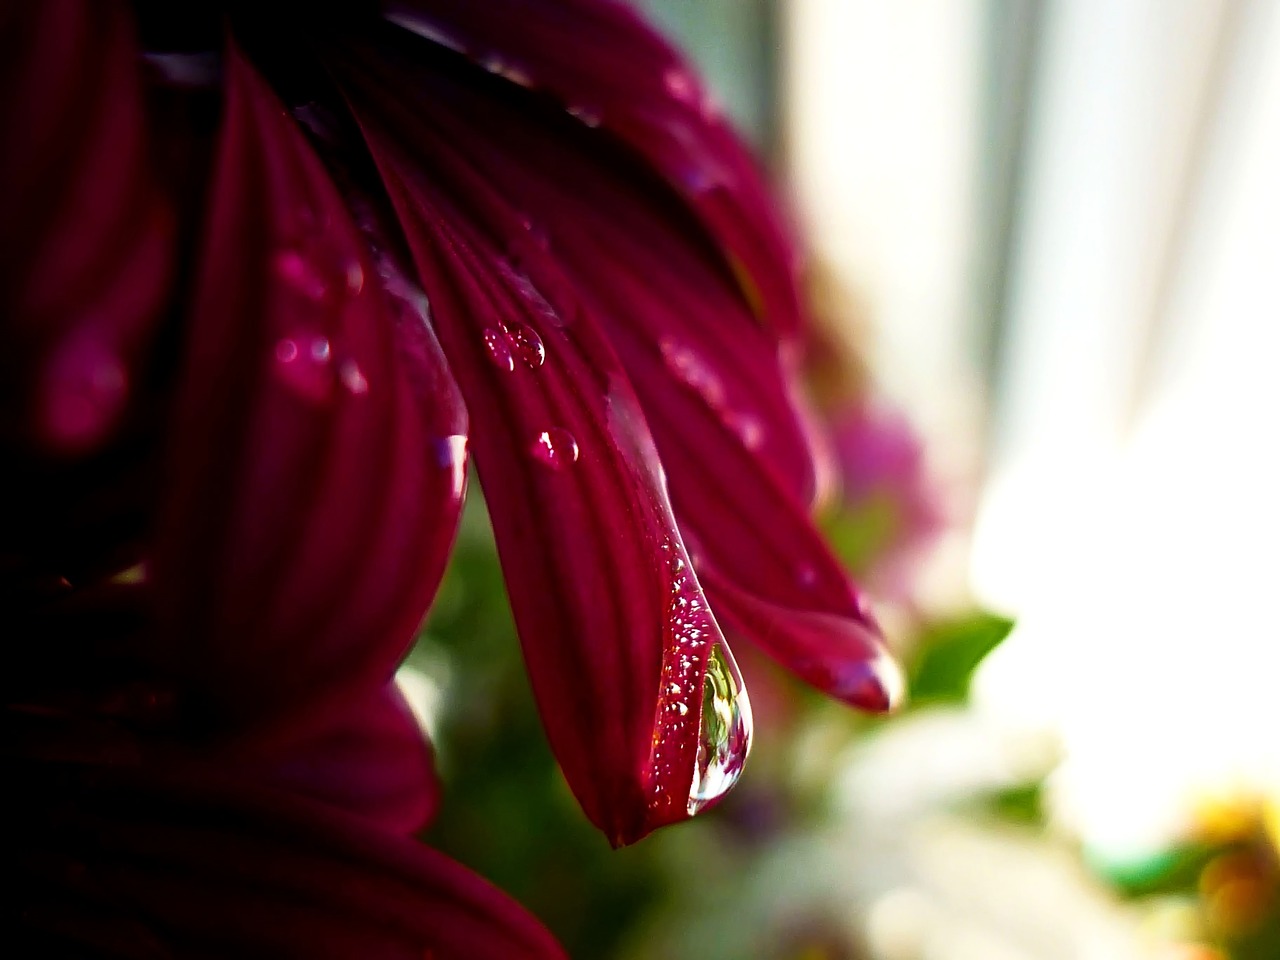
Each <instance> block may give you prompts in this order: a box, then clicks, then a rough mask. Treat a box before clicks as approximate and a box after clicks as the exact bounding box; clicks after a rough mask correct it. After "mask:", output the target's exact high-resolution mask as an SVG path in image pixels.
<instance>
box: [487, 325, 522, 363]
mask: <svg viewBox="0 0 1280 960" xmlns="http://www.w3.org/2000/svg"><path fill="white" fill-rule="evenodd" d="M483 337H484V348H485V350H486V351H487V352H488V354H489V361H490V362H491V363H492V364H493V365H494V366H495V367H497V368H498V369H499V370H505V371H507V372H508V373H510V372H511V371H512V370H514V369H515V368H516V361H515V358H514V357H513V356H512V355H511V341H510V340H509V339H508V337H507V331H506V329H505V328H503V329H499V328H497V327H490V328H489V329H487V330H486V331H485V332H484V334H483Z"/></svg>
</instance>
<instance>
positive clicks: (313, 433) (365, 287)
mask: <svg viewBox="0 0 1280 960" xmlns="http://www.w3.org/2000/svg"><path fill="white" fill-rule="evenodd" d="M224 72H225V77H226V92H225V105H224V113H223V122H222V131H221V134H220V141H219V144H218V147H217V150H216V155H215V159H214V169H213V174H212V182H211V186H210V196H209V203H208V215H207V223H206V225H205V230H204V240H203V244H202V249H201V254H200V262H199V268H198V271H197V276H196V279H195V284H194V293H193V296H192V301H191V315H190V318H189V321H188V331H187V337H188V339H187V343H186V347H185V360H184V364H183V368H182V375H181V383H180V388H179V391H178V398H177V406H176V414H175V417H174V422H173V427H172V432H171V435H172V438H173V440H172V446H171V448H170V450H169V476H168V482H167V484H166V488H165V489H166V492H167V493H168V496H167V499H166V501H165V502H164V503H163V504H162V507H161V513H160V520H159V524H158V534H159V542H158V543H157V545H156V551H155V558H154V563H153V564H152V567H153V570H154V580H155V591H156V596H157V602H158V604H159V606H160V615H161V625H160V630H159V635H158V642H159V645H160V649H159V654H160V657H161V658H162V659H163V660H167V661H168V664H169V669H170V670H171V672H173V673H175V674H176V675H177V676H178V677H179V678H180V680H181V682H182V685H183V686H184V687H185V689H186V690H187V691H188V693H189V695H190V702H188V703H187V708H188V711H189V713H190V714H191V715H193V716H194V717H195V718H196V719H198V720H203V721H204V722H206V723H210V724H214V725H219V724H226V723H230V724H232V725H235V724H236V723H238V722H240V721H243V720H246V719H248V718H251V717H261V716H263V715H276V714H277V713H283V712H285V711H286V710H288V711H289V713H290V717H289V719H290V720H291V721H292V722H294V723H302V722H304V721H305V719H306V718H307V716H308V711H307V710H306V709H303V708H304V707H306V706H308V705H309V706H310V707H312V708H314V710H313V711H312V712H313V713H314V712H320V713H321V714H322V713H323V702H324V701H325V700H326V699H327V698H331V697H335V696H337V697H343V696H358V695H359V694H360V693H361V692H362V691H363V690H369V689H372V688H374V687H376V686H378V685H380V684H381V683H383V682H385V681H386V680H387V679H388V678H389V677H390V673H391V670H392V667H393V665H394V663H395V662H396V660H397V659H398V658H399V657H400V656H401V654H402V653H403V651H404V649H405V647H406V646H407V645H408V643H409V642H410V640H411V639H412V636H413V634H414V631H415V629H416V627H417V625H418V622H419V620H420V619H421V617H422V615H423V613H424V612H425V610H426V608H427V606H428V604H429V601H430V599H431V597H432V595H433V593H434V591H435V589H436V586H437V585H438V581H439V577H440V574H441V572H442V568H443V564H444V561H445V559H446V556H447V552H448V549H449V546H450V544H451V542H452V538H453V536H454V532H455V530H456V524H457V517H458V510H459V506H460V503H461V498H462V492H463V491H462V480H463V466H464V463H465V460H464V457H465V442H466V441H465V436H464V434H465V413H464V411H463V409H462V407H461V404H460V401H459V398H458V396H457V394H456V388H455V387H454V386H453V384H452V381H451V380H450V378H449V376H448V374H447V372H446V371H445V369H444V366H443V358H442V357H441V356H440V354H439V350H438V347H437V346H436V345H435V342H434V338H433V337H432V335H431V333H430V330H429V328H428V327H427V326H426V323H425V317H424V315H423V313H422V309H423V306H422V304H421V303H415V302H413V301H412V299H411V298H410V299H408V300H406V299H403V298H397V297H393V296H391V294H390V293H389V292H388V291H387V290H385V289H384V288H383V284H382V282H381V279H380V274H379V272H378V271H377V270H376V269H375V266H374V264H373V262H372V260H371V258H370V255H369V253H368V250H367V248H366V246H365V244H364V241H363V240H362V238H361V237H360V236H359V234H358V233H357V230H356V227H355V225H354V224H353V223H352V220H351V217H350V215H349V213H348V212H347V210H346V208H345V206H344V205H343V203H342V201H341V199H340V197H339V195H338V193H337V190H336V188H335V187H334V186H333V184H332V183H331V182H330V180H329V178H328V175H327V174H326V173H325V171H324V170H323V168H322V167H321V165H320V163H319V161H318V160H317V159H316V158H315V156H314V155H313V153H312V152H311V148H310V147H309V146H308V145H307V144H306V142H305V141H304V139H303V137H302V135H301V133H300V132H299V131H298V130H297V129H296V127H295V126H294V124H293V122H292V121H291V120H290V119H288V118H287V116H286V115H285V114H284V111H283V109H282V107H281V106H280V104H279V102H278V101H277V100H276V99H275V97H274V96H273V95H272V94H271V92H270V91H269V90H268V89H267V88H266V86H265V84H264V83H263V81H262V80H261V79H260V78H259V77H258V76H257V74H256V73H254V71H253V69H252V68H251V67H250V66H249V65H248V64H247V63H246V62H245V61H244V59H243V58H242V57H241V56H240V55H239V53H238V52H237V50H236V49H235V47H234V46H231V47H230V48H229V51H228V54H227V56H226V65H225V71H224Z"/></svg>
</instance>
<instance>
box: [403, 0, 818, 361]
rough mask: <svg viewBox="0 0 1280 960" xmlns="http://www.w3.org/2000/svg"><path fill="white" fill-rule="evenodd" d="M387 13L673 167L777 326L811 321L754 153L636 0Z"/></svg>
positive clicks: (446, 0) (670, 171)
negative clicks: (630, 1)
mask: <svg viewBox="0 0 1280 960" xmlns="http://www.w3.org/2000/svg"><path fill="white" fill-rule="evenodd" d="M384 9H385V10H386V11H387V16H388V17H389V18H390V19H392V20H393V21H394V22H396V23H398V24H400V25H402V26H404V27H406V28H408V29H411V30H414V31H415V32H417V33H419V34H420V35H422V36H425V37H427V38H428V39H431V40H433V41H435V42H437V43H440V44H442V45H444V46H446V47H450V48H452V49H454V50H456V51H458V52H460V53H462V54H464V55H466V56H467V57H469V58H471V59H472V60H473V61H474V62H476V63H478V64H479V65H481V66H483V67H484V68H485V69H487V70H489V71H490V72H492V73H495V74H497V75H499V76H502V77H504V78H506V79H508V80H511V81H512V82H514V83H517V84H519V85H522V86H532V87H535V88H540V89H544V90H547V91H549V92H550V93H551V94H552V95H553V96H554V97H556V98H557V99H558V100H559V101H560V102H561V103H562V104H563V105H564V107H565V108H566V109H568V110H569V111H570V112H571V113H572V114H573V115H574V116H576V117H578V118H579V119H580V120H581V121H582V122H583V123H585V124H587V125H588V126H591V127H597V126H598V127H600V128H601V130H602V131H608V132H609V133H612V134H614V135H615V136H616V137H618V138H619V139H620V140H621V141H623V142H624V143H625V144H626V145H627V146H628V147H629V148H630V149H631V150H632V151H634V152H635V153H636V154H637V155H638V156H639V157H640V158H642V159H643V160H645V161H646V162H647V163H648V164H650V165H652V167H653V168H654V169H656V170H658V171H660V172H661V174H662V176H663V177H664V178H665V179H666V181H667V182H668V184H669V185H670V186H671V187H672V188H673V189H674V190H676V191H677V192H678V193H679V194H680V195H681V196H682V197H684V199H685V201H686V202H687V203H688V205H689V207H690V208H691V209H692V210H694V211H695V212H696V213H697V215H698V218H699V220H700V221H701V223H702V225H703V227H704V229H706V230H707V232H708V233H709V234H710V235H711V236H712V237H714V238H715V240H716V242H717V243H718V245H719V246H720V248H721V249H722V250H723V251H724V255H725V257H726V259H727V263H728V265H729V266H730V268H731V269H732V270H733V272H734V273H735V274H736V275H737V276H738V279H739V281H740V283H741V285H742V293H743V295H744V297H745V299H747V300H748V301H750V302H751V303H752V305H753V306H754V307H755V308H756V309H757V310H758V311H759V313H760V315H761V316H762V317H763V318H764V319H765V320H766V321H767V323H768V324H769V325H771V326H772V327H774V328H775V329H777V330H779V331H781V332H782V333H783V334H784V335H787V336H791V335H794V334H796V333H797V332H799V330H800V328H801V326H802V318H801V310H800V306H799V303H800V301H799V295H798V291H797V282H796V280H797V274H798V260H797V258H796V256H795V247H794V246H793V245H792V243H791V242H790V240H789V238H788V236H787V233H788V231H787V229H786V227H785V225H784V224H783V223H782V221H781V219H780V218H779V217H778V216H777V213H776V206H775V204H774V202H773V200H772V198H771V197H770V196H769V192H768V190H767V189H766V187H765V185H764V183H763V181H762V179H761V176H760V174H759V171H758V170H757V169H756V166H755V163H754V161H753V160H752V158H751V156H750V154H749V153H748V152H747V151H746V150H745V149H744V148H743V147H742V145H741V143H740V142H739V141H738V139H737V137H736V136H735V135H734V133H733V131H732V130H731V129H730V128H729V126H728V124H727V123H725V121H724V120H723V119H722V118H721V116H720V115H719V111H718V110H717V109H716V108H715V106H714V104H713V103H712V102H711V100H710V98H709V97H708V95H707V93H706V92H705V91H704V90H703V89H702V86H701V83H700V82H699V80H698V78H697V75H696V74H695V73H694V72H693V71H692V70H691V69H690V67H689V65H688V64H687V63H686V62H685V61H684V59H683V58H681V57H680V56H679V55H678V54H677V53H676V52H675V51H674V50H673V49H672V48H671V47H670V46H669V45H668V44H667V42H666V41H665V40H663V39H662V38H661V37H660V36H659V35H658V34H657V33H655V32H654V31H653V30H652V29H650V28H649V27H648V26H647V25H646V24H645V23H644V21H643V20H641V19H640V17H639V16H638V15H637V14H636V13H635V12H634V11H633V10H632V9H630V8H629V7H628V6H627V5H625V4H622V3H614V2H603V3H602V2H599V0H553V2H548V0H495V2H490V3H486V4H481V5H477V4H475V3H471V2H469V0H431V2H429V3H428V2H425V0H388V2H385V3H384Z"/></svg>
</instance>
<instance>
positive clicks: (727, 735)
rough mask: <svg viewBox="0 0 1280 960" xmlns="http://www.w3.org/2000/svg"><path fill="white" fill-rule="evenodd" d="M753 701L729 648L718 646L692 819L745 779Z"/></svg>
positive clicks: (705, 687)
mask: <svg viewBox="0 0 1280 960" xmlns="http://www.w3.org/2000/svg"><path fill="white" fill-rule="evenodd" d="M751 732H752V730H751V700H750V699H749V698H748V696H747V688H746V687H745V686H744V685H743V682H742V674H741V673H739V672H738V665H737V664H736V663H735V662H734V659H733V654H732V653H730V652H729V647H728V644H726V643H724V642H723V641H722V642H719V643H717V644H716V645H715V646H714V647H713V648H712V650H711V655H710V657H709V658H708V659H707V672H706V674H705V675H704V679H703V682H702V720H701V729H700V733H699V737H698V760H697V764H696V765H695V766H694V770H693V782H692V783H691V784H690V786H689V815H690V816H694V815H695V814H697V813H699V812H700V811H702V810H705V809H707V808H708V807H710V806H711V805H712V804H714V803H716V802H717V801H719V800H720V799H721V798H722V797H723V796H724V795H725V794H727V793H728V792H729V791H730V790H731V789H733V785H734V784H735V783H737V782H738V778H739V777H740V776H741V775H742V769H743V767H744V766H745V764H746V762H747V754H748V753H750V752H751Z"/></svg>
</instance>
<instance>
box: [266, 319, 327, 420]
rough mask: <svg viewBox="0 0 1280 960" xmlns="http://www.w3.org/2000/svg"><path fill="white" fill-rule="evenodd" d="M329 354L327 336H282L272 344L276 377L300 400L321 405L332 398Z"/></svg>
mask: <svg viewBox="0 0 1280 960" xmlns="http://www.w3.org/2000/svg"><path fill="white" fill-rule="evenodd" d="M332 352H333V351H332V348H331V347H330V346H329V340H328V338H327V337H315V336H294V337H284V338H282V339H280V340H278V341H276V347H275V360H276V363H275V370H276V375H277V376H278V377H279V378H280V381H281V382H282V383H284V385H285V386H287V387H288V388H289V389H290V390H292V391H293V392H294V393H295V394H297V395H298V396H300V397H302V398H303V399H304V400H309V401H311V402H312V403H322V402H324V401H326V400H328V399H329V398H330V397H331V396H332V395H333V384H334V374H333V365H332V363H331V362H330V361H331V359H332Z"/></svg>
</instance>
